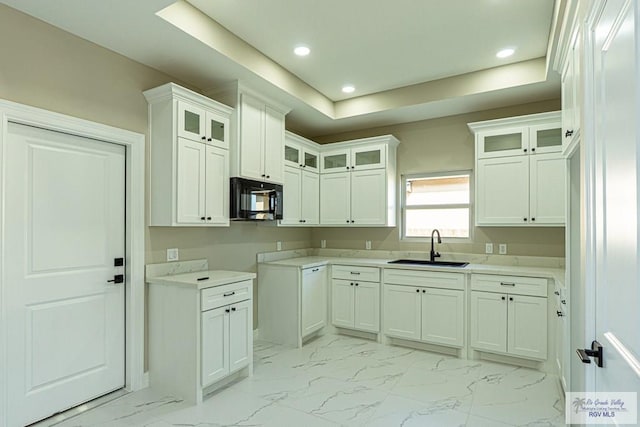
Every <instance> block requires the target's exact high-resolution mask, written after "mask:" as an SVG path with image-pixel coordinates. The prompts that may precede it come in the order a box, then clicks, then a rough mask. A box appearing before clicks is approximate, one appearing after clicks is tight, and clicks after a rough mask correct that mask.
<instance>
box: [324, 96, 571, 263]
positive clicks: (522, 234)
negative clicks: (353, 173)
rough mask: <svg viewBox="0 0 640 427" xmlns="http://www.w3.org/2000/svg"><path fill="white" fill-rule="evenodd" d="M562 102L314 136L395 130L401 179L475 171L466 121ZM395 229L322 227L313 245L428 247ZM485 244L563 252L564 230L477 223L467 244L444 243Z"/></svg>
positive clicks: (518, 251) (449, 246)
mask: <svg viewBox="0 0 640 427" xmlns="http://www.w3.org/2000/svg"><path fill="white" fill-rule="evenodd" d="M559 109H560V100H559V99H555V100H550V101H545V102H537V103H533V104H525V105H519V106H515V107H509V108H500V109H495V110H487V111H480V112H475V113H469V114H461V115H457V116H450V117H444V118H440V119H433V120H423V121H419V122H414V123H406V124H401V125H394V126H386V127H379V128H374V129H367V130H364V131H358V132H348V133H342V134H337V135H329V136H324V137H319V138H314V139H315V141H317V142H320V143H327V142H337V141H344V140H348V139H354V138H364V137H368V136H375V135H384V134H389V133H390V134H393V135H395V136H396V137H397V138H398V139H399V140H400V142H401V143H400V145H399V146H398V161H397V168H398V178H399V177H400V175H403V174H415V173H422V172H440V171H455V170H472V169H473V163H474V139H473V134H472V133H471V132H470V131H469V128H468V127H467V123H470V122H475V121H481V120H489V119H496V118H502V117H511V116H518V115H524V114H533V113H540V112H544V111H555V110H559ZM399 235H400V231H399V229H398V228H397V227H395V228H387V229H380V228H362V229H360V228H356V229H345V228H318V229H314V230H313V233H312V240H313V244H314V246H317V245H319V244H320V240H321V239H326V240H327V247H329V248H358V249H364V247H365V246H364V245H365V241H366V240H371V241H372V248H373V249H384V250H424V249H425V247H426V243H408V242H404V241H401V240H400V237H399ZM486 242H493V243H495V244H496V245H494V250H495V253H497V249H498V248H497V243H506V244H507V248H508V253H509V254H511V255H531V256H559V257H561V256H564V228H557V227H556V228H521V227H509V228H507V227H476V228H475V229H474V230H473V236H472V241H471V242H470V243H469V242H467V243H445V244H444V245H443V247H442V249H441V250H442V251H444V252H466V253H484V249H485V248H484V247H485V243H486Z"/></svg>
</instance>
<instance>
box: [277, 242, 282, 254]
mask: <svg viewBox="0 0 640 427" xmlns="http://www.w3.org/2000/svg"><path fill="white" fill-rule="evenodd" d="M281 250H282V242H281V241H280V240H278V241H277V242H276V251H281Z"/></svg>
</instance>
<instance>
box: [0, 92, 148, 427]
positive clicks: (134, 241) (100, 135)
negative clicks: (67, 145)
mask: <svg viewBox="0 0 640 427" xmlns="http://www.w3.org/2000/svg"><path fill="white" fill-rule="evenodd" d="M9 122H14V123H21V124H25V125H30V126H36V127H40V128H44V129H48V130H52V131H58V132H64V133H68V134H73V135H78V136H82V137H86V138H92V139H96V140H100V141H106V142H110V143H115V144H119V145H123V146H124V147H125V149H126V165H125V167H126V181H125V192H126V201H125V209H126V216H125V228H126V232H125V248H126V263H125V265H126V267H125V278H126V279H125V283H126V287H125V298H126V305H125V316H126V324H125V325H126V326H125V348H126V350H125V388H126V389H127V390H129V391H135V390H140V389H142V388H144V387H146V386H147V384H146V382H147V381H146V377H145V375H144V256H145V251H144V229H145V228H144V227H145V222H144V218H145V217H144V200H145V199H144V189H145V136H144V135H143V134H139V133H135V132H131V131H127V130H123V129H118V128H115V127H111V126H107V125H103V124H99V123H95V122H90V121H88V120H83V119H79V118H76V117H71V116H67V115H64V114H59V113H54V112H51V111H47V110H42V109H40V108H35V107H30V106H26V105H22V104H17V103H14V102H10V101H5V100H1V99H0V427H4V426H6V425H7V420H6V414H7V397H8V393H10V390H8V389H7V375H6V372H7V345H8V342H7V330H6V328H7V302H6V290H5V282H6V278H5V275H4V272H5V271H6V270H5V268H4V265H3V264H4V253H5V250H11V248H5V241H4V235H5V227H6V226H7V225H6V224H5V223H4V212H5V209H6V208H7V206H5V200H4V194H5V191H4V189H5V186H6V185H11V184H10V183H8V182H6V177H5V170H4V162H5V158H6V141H7V132H8V131H7V128H8V126H7V125H8V123H9Z"/></svg>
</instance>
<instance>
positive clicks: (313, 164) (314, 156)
mask: <svg viewBox="0 0 640 427" xmlns="http://www.w3.org/2000/svg"><path fill="white" fill-rule="evenodd" d="M318 166H319V165H318V153H316V152H313V151H306V150H305V152H304V168H305V169H307V170H311V171H313V172H318Z"/></svg>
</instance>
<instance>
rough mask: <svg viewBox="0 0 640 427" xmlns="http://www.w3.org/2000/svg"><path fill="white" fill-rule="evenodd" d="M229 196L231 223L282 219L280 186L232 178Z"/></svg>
mask: <svg viewBox="0 0 640 427" xmlns="http://www.w3.org/2000/svg"><path fill="white" fill-rule="evenodd" d="M230 194H231V203H230V208H231V212H230V219H231V220H232V221H269V220H276V219H282V185H279V184H272V183H269V182H261V181H253V180H251V179H245V178H240V177H233V178H231V192H230Z"/></svg>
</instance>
